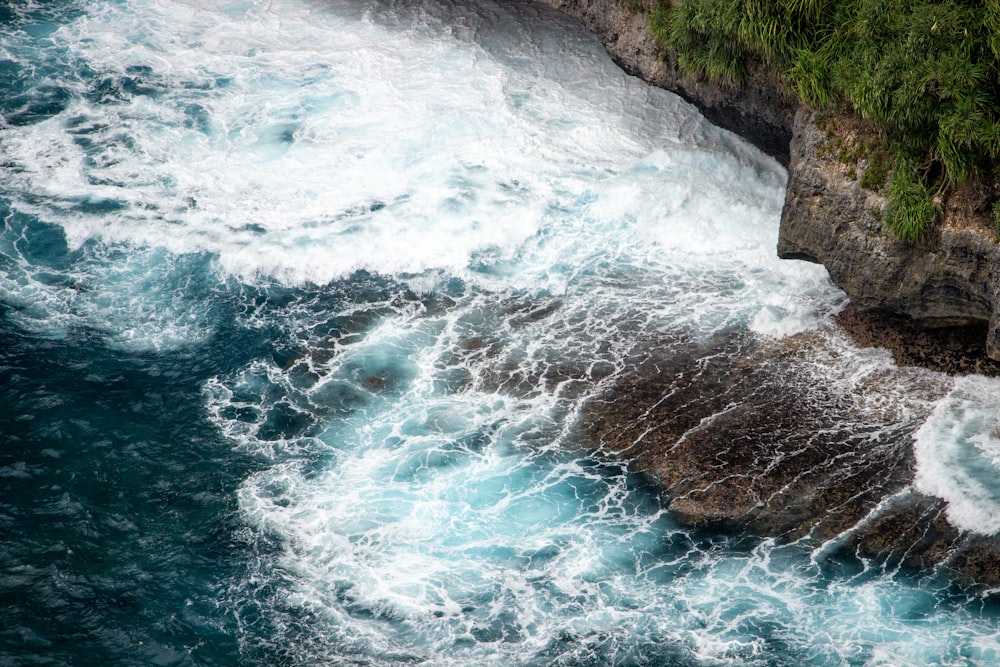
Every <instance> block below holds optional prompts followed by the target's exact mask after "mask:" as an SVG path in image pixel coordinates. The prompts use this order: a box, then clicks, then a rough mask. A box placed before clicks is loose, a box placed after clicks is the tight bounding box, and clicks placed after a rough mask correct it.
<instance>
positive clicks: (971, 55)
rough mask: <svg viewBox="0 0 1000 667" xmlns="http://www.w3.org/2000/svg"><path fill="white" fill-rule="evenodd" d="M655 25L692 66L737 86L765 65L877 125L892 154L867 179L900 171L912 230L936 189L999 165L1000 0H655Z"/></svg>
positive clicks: (897, 201) (895, 196)
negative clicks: (749, 71)
mask: <svg viewBox="0 0 1000 667" xmlns="http://www.w3.org/2000/svg"><path fill="white" fill-rule="evenodd" d="M650 25H651V28H652V31H653V33H654V35H655V36H656V37H657V39H658V40H659V41H660V42H661V43H662V44H663V45H665V46H667V47H669V48H670V49H671V50H673V51H674V52H676V53H677V63H678V66H679V67H680V68H681V69H682V70H683V71H685V72H687V73H689V74H692V75H697V76H705V77H708V78H711V79H714V80H716V81H718V82H720V83H723V84H729V85H735V84H738V83H740V82H742V81H743V80H744V79H745V77H746V71H747V67H748V66H754V65H758V64H759V65H761V66H764V67H766V68H767V69H769V70H770V71H771V72H773V73H774V74H776V75H778V76H779V77H780V79H781V80H782V81H783V82H784V85H785V86H786V87H787V89H788V90H789V92H791V93H794V94H796V95H798V96H799V97H800V98H801V99H802V100H803V101H804V102H805V103H806V104H808V105H809V106H811V107H813V108H816V109H819V110H824V109H828V108H833V107H837V106H843V107H846V108H848V109H850V110H851V111H853V112H854V113H857V114H858V115H860V116H861V117H862V118H864V119H866V120H867V121H869V122H870V123H872V124H873V125H874V126H875V127H876V128H878V129H879V130H880V131H881V132H882V133H883V134H884V136H885V137H886V145H885V146H884V147H883V150H882V151H877V152H884V153H885V154H886V155H889V156H891V159H890V160H889V164H888V165H885V168H883V169H882V171H881V173H879V171H875V172H874V173H872V176H871V177H870V178H867V179H863V181H867V182H868V183H870V184H873V183H875V182H877V181H882V182H884V180H885V170H886V168H887V169H889V170H891V171H892V172H893V174H894V178H893V182H894V183H897V185H895V186H890V187H889V188H888V196H889V198H890V203H891V204H892V205H891V208H892V209H893V210H895V211H896V212H897V213H896V215H897V216H901V217H898V218H895V220H897V222H899V223H900V224H898V225H896V224H890V227H892V228H894V229H899V230H900V231H901V234H903V235H904V238H915V237H914V236H913V232H912V231H907V230H913V229H917V228H918V227H921V225H924V226H928V225H929V223H927V225H925V223H924V222H919V223H917V222H916V221H923V220H925V219H926V217H927V215H929V212H930V211H934V210H935V209H934V207H933V206H930V205H929V202H930V201H931V196H932V195H933V193H936V192H937V193H940V192H947V190H948V189H949V188H950V187H952V186H953V185H955V184H958V183H961V182H963V181H965V180H967V179H969V178H971V177H973V176H976V175H984V174H992V173H994V172H996V171H997V170H998V167H1000V0H979V1H976V0H784V1H781V0H728V1H727V0H673V2H672V3H671V1H670V0H658V3H657V6H656V7H655V9H654V11H653V12H652V14H651V16H650ZM872 166H873V167H874V166H875V165H874V163H873V165H872ZM903 172H908V173H903ZM865 176H866V177H867V176H868V174H867V173H866V174H865ZM878 176H881V178H876V177H878ZM918 185H919V186H920V188H921V190H920V192H922V193H924V194H926V195H927V196H926V197H924V196H923V195H921V197H920V198H919V199H920V201H921V202H922V203H921V204H920V205H919V206H917V205H916V204H915V202H916V201H917V199H918V198H917V197H916V194H915V193H916V192H917V189H915V188H916V186H918ZM903 211H910V212H911V213H912V215H911V214H907V215H903V214H902V212H903ZM888 217H889V218H892V216H891V215H889V216H888ZM914 225H915V226H914ZM922 233H923V232H920V234H922ZM920 234H918V235H917V236H919V235H920Z"/></svg>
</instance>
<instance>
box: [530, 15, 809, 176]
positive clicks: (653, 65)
mask: <svg viewBox="0 0 1000 667" xmlns="http://www.w3.org/2000/svg"><path fill="white" fill-rule="evenodd" d="M538 2H540V3H541V4H544V5H548V6H550V7H553V8H555V9H558V10H559V11H561V12H564V13H566V14H569V15H570V16H573V17H575V18H578V19H580V20H581V21H583V23H584V24H585V25H586V26H587V27H588V28H589V29H590V30H591V31H592V32H593V33H594V34H596V35H597V36H598V38H600V40H601V42H603V43H604V46H605V48H606V49H607V51H608V54H609V55H610V56H611V58H612V59H613V60H614V61H615V62H616V63H617V64H618V66H619V67H621V68H622V69H623V70H625V71H626V72H628V73H629V74H632V75H633V76H637V77H639V78H641V79H643V80H645V81H647V82H648V83H651V84H653V85H655V86H660V87H661V88H666V89H667V90H670V91H673V92H675V93H677V94H678V95H680V96H681V97H683V98H684V99H686V100H687V101H688V102H691V103H692V104H694V105H695V106H696V107H698V108H699V109H700V110H701V112H702V114H704V116H705V117H706V118H707V119H708V120H710V121H711V122H713V123H715V124H716V125H718V126H719V127H724V128H726V129H727V130H731V131H732V132H735V133H736V134H739V135H740V136H742V137H743V138H745V139H746V140H747V141H749V142H750V143H752V144H754V145H755V146H757V147H758V148H760V149H761V150H762V151H764V152H765V153H767V154H768V155H772V156H774V157H775V158H776V159H777V160H778V161H779V162H781V163H782V164H783V165H785V166H788V146H789V142H790V140H791V137H792V119H793V117H794V115H795V109H796V108H797V106H798V105H797V103H796V102H795V101H794V100H792V99H790V98H789V97H787V96H786V95H783V94H782V93H781V92H780V90H779V88H778V87H777V86H776V85H775V84H774V82H773V81H771V80H769V79H768V78H767V76H766V74H765V73H764V72H762V71H756V72H751V74H750V82H749V85H747V86H745V87H743V88H740V89H733V88H728V87H725V86H720V85H718V84H715V83H712V82H710V81H704V80H698V81H696V80H692V79H690V78H687V77H685V76H684V75H683V74H681V72H680V71H679V70H678V69H677V67H676V65H675V64H674V61H673V59H672V58H671V56H670V54H664V53H663V52H662V51H661V50H660V49H659V48H658V47H657V45H656V42H655V40H654V39H653V36H652V35H651V34H650V32H649V29H648V27H647V26H648V15H647V14H646V13H645V12H643V11H633V10H632V9H630V8H629V4H630V3H629V2H627V0H538Z"/></svg>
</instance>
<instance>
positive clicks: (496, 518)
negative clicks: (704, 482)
mask: <svg viewBox="0 0 1000 667" xmlns="http://www.w3.org/2000/svg"><path fill="white" fill-rule="evenodd" d="M0 24H2V28H0V90H2V91H3V94H2V95H0V119H2V120H0V216H2V218H3V226H2V228H0V267H2V274H0V378H2V382H0V389H2V392H3V395H2V399H0V406H2V407H0V427H2V429H0V438H2V447H0V664H3V665H70V664H72V665H151V664H156V665H234V664H245V665H402V664H421V665H423V664H426V665H505V666H506V665H611V664H614V665H713V666H714V665H761V666H763V665H970V664H975V665H991V664H997V663H1000V618H998V607H997V604H996V599H995V596H994V594H993V593H992V592H991V591H988V590H982V589H979V588H975V587H973V588H963V587H961V586H957V585H956V584H955V582H954V580H953V579H952V578H950V577H949V576H948V573H947V572H946V571H941V570H935V571H933V572H916V573H914V572H904V571H901V570H898V569H893V568H890V567H886V566H885V565H884V564H879V563H877V562H869V561H867V560H865V559H845V558H844V557H843V555H842V554H840V555H838V554H837V553H836V552H837V549H836V548H835V547H836V545H835V544H833V543H820V542H818V541H816V540H812V539H811V538H809V537H806V538H803V539H800V540H797V541H794V542H787V541H777V540H769V539H761V538H755V537H753V536H751V535H746V534H738V535H737V534H733V533H719V532H712V531H708V530H692V529H690V528H685V527H684V526H682V525H681V524H680V523H679V522H678V521H677V519H676V518H675V516H674V515H673V514H672V513H671V511H670V507H669V505H670V500H671V499H670V498H669V497H666V496H665V495H664V494H663V493H662V492H661V491H660V490H658V489H657V488H656V487H655V485H653V484H652V483H651V482H650V480H648V479H646V478H645V477H642V476H640V475H637V474H635V473H634V472H631V471H630V468H629V466H628V460H627V458H621V457H614V456H611V455H609V454H607V453H605V452H603V451H601V450H600V449H597V450H595V449H594V443H591V442H588V441H587V438H586V437H585V434H583V433H581V429H580V424H581V415H582V414H583V412H584V411H585V409H586V406H587V405H588V401H592V400H594V399H599V398H600V397H601V396H603V395H605V393H606V392H607V391H608V390H610V389H611V388H613V387H614V386H615V384H616V382H617V380H618V379H619V378H621V377H623V376H624V375H626V374H628V373H629V372H630V371H631V370H634V368H635V364H636V359H637V358H641V357H642V355H643V350H644V349H645V348H646V347H649V346H652V347H655V348H656V349H657V350H660V351H661V353H662V350H668V351H673V352H676V353H677V354H681V353H683V352H684V351H685V350H687V349H695V348H698V346H699V345H701V344H702V343H704V342H706V341H711V340H712V339H713V338H715V337H718V336H725V335H732V334H734V332H735V333H737V334H739V335H743V336H749V337H753V338H754V339H756V340H760V341H768V342H769V343H771V344H775V345H780V344H781V343H782V341H791V340H793V339H796V337H802V336H803V335H805V336H806V337H808V338H809V339H810V340H811V341H812V343H811V345H813V347H814V348H815V352H814V353H812V354H813V356H812V357H811V358H812V359H813V364H812V366H813V368H812V369H811V371H810V373H811V375H810V377H811V378H814V381H815V382H817V383H821V384H823V385H824V386H826V387H830V388H832V389H831V390H832V391H840V392H843V394H844V395H845V396H848V395H849V396H853V397H854V398H853V399H852V400H856V401H857V402H858V404H859V405H861V404H864V406H868V407H866V408H865V410H868V411H867V412H864V414H865V415H868V414H876V413H878V414H881V415H882V417H881V418H882V419H884V420H885V421H886V424H890V423H891V426H892V428H895V429H902V430H903V431H904V432H905V433H907V434H912V436H911V437H912V440H913V447H914V454H915V457H916V461H917V475H916V478H915V480H914V482H913V485H912V487H911V488H910V489H907V490H904V491H903V493H908V492H911V491H917V492H921V493H927V494H930V495H934V496H938V497H940V498H943V499H944V500H945V501H947V513H948V517H949V519H950V520H951V521H952V522H953V523H954V524H955V525H956V526H958V527H960V528H961V529H963V530H966V531H969V532H970V533H973V534H974V533H981V534H993V533H995V532H996V531H997V530H998V529H1000V519H998V517H1000V483H998V482H997V481H996V480H997V479H998V475H997V474H996V473H997V470H998V467H1000V437H998V420H1000V410H998V407H1000V384H998V383H997V381H995V380H989V379H985V378H979V377H965V378H951V377H947V376H944V375H939V374H934V373H930V372H929V371H922V370H917V369H899V368H896V367H895V365H894V364H893V363H892V361H891V358H890V357H889V355H888V354H887V353H886V352H885V351H881V350H858V349H856V348H854V347H853V345H852V344H851V343H850V342H849V341H847V340H846V339H845V338H844V337H843V335H842V334H840V333H839V332H838V330H837V329H836V328H835V327H834V326H833V324H832V322H831V319H830V317H831V315H832V314H833V313H835V312H837V310H838V309H839V308H841V307H843V304H844V296H843V295H842V293H840V292H839V291H838V290H837V289H836V288H834V287H833V286H832V285H831V284H830V283H829V281H828V279H827V276H826V274H825V272H824V271H823V269H822V268H821V267H817V266H813V265H808V264H803V263H798V262H782V261H779V260H777V259H776V257H775V251H774V247H775V241H776V236H777V221H778V216H779V213H780V208H781V203H782V198H783V187H784V183H785V173H784V171H783V170H782V168H781V167H780V166H779V165H778V164H777V163H775V162H774V161H773V160H771V159H770V158H768V157H766V156H764V155H762V154H760V153H759V152H757V151H756V150H755V149H753V148H751V147H749V146H747V145H746V144H745V143H743V142H742V141H741V140H739V139H738V138H737V137H735V136H733V135H731V134H729V133H726V132H724V131H721V130H719V129H716V128H714V127H713V126H711V125H709V124H708V123H707V122H705V121H704V120H703V119H702V118H701V117H700V116H699V115H698V113H697V112H696V111H695V110H694V109H692V108H691V107H690V106H688V105H687V104H685V103H684V102H682V101H681V100H679V99H678V98H676V97H674V96H672V95H670V94H668V93H666V92H664V91H661V90H656V89H652V88H649V87H647V86H646V85H644V84H643V83H641V82H639V81H638V80H635V79H632V78H630V77H627V76H626V75H624V74H623V73H621V72H620V71H619V70H618V69H617V68H616V67H615V66H614V65H613V63H611V61H610V60H609V59H608V58H607V56H606V55H605V54H604V52H603V50H602V48H601V46H600V45H599V44H598V43H597V42H596V41H595V40H594V38H593V37H592V36H590V35H589V34H587V33H586V32H584V31H583V30H582V29H581V28H580V27H579V26H577V25H576V24H574V23H573V22H571V21H569V20H568V19H565V18H564V17H562V16H560V15H558V14H555V13H552V12H550V11H548V10H546V9H544V8H541V7H537V6H535V5H533V4H531V3H527V2H520V1H518V2H491V1H489V0H473V1H469V2H459V1H458V0H412V1H393V0H350V1H348V0H328V1H319V0H270V1H267V2H265V1H263V0H262V1H258V2H254V1H251V0H248V1H232V2H229V1H225V0H219V1H212V0H209V1H207V2H189V1H186V0H123V1H118V2H113V1H110V0H108V1H99V0H77V1H71V2H63V3H45V2H34V1H29V0H24V1H21V0H12V1H9V2H4V3H3V4H2V5H0ZM789 344H791V343H789ZM735 361H736V360H734V362H735ZM859 387H860V388H859ZM777 400H778V399H777V398H776V401H777ZM873 406H874V407H873ZM774 409H775V410H780V409H781V406H780V404H776V405H775V406H774ZM887 428H888V426H887ZM834 542H835V541H834Z"/></svg>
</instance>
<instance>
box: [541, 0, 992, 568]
mask: <svg viewBox="0 0 1000 667" xmlns="http://www.w3.org/2000/svg"><path fill="white" fill-rule="evenodd" d="M538 1H539V2H542V3H543V4H547V5H549V6H551V7H554V8H556V9H559V10H562V11H563V12H565V13H567V14H570V15H571V16H575V17H577V18H579V19H581V20H582V21H583V22H584V23H585V24H586V25H587V26H588V27H589V28H590V29H591V30H592V31H593V32H594V33H596V34H597V35H598V36H599V37H600V39H601V40H602V41H603V42H604V44H605V46H606V48H607V50H608V52H609V53H610V54H611V56H612V58H613V59H614V60H615V61H616V62H617V63H618V64H619V65H620V66H621V67H622V68H623V69H625V70H626V71H627V72H629V73H631V74H634V75H637V76H640V77H642V78H643V79H645V80H646V81H648V82H650V83H653V84H655V85H659V86H662V87H664V88H667V89H669V90H673V91H675V92H677V93H679V94H680V95H682V96H683V97H685V98H686V99H688V100H689V101H691V102H692V103H694V104H695V105H696V106H698V107H699V108H700V109H701V110H702V112H703V113H704V115H705V116H706V117H707V118H708V119H709V120H711V121H713V122H715V123H716V124H717V125H720V126H722V127H725V128H727V129H729V130H732V131H734V132H736V133H738V134H740V135H741V136H743V137H744V138H746V139H747V140H749V141H750V142H752V143H754V144H755V145H757V146H758V147H759V148H761V149H763V150H764V151H766V152H768V153H769V154H771V155H773V156H775V157H777V158H778V159H779V160H782V161H783V162H784V163H785V164H786V166H787V167H788V189H787V193H786V200H785V206H784V210H783V213H782V217H781V226H780V232H779V241H778V253H779V255H780V256H781V257H783V258H787V259H800V260H806V261H810V262H818V263H822V264H824V265H825V266H826V268H827V269H828V271H829V273H830V277H831V279H832V280H833V282H834V283H836V284H837V285H838V286H839V287H841V288H842V289H843V290H844V291H845V292H846V293H847V295H848V296H849V297H850V301H851V304H850V306H849V307H848V308H847V309H845V310H844V311H843V312H842V313H841V314H840V316H839V317H838V322H839V323H840V325H841V326H842V327H843V328H844V329H845V330H846V331H848V332H849V333H850V334H851V335H852V336H853V337H854V338H855V340H856V341H857V342H858V344H859V345H860V346H864V347H869V346H873V345H877V346H880V347H888V348H889V349H890V350H891V351H892V352H893V354H894V355H895V356H896V359H897V361H898V362H899V364H900V365H901V366H904V365H920V366H925V367H929V368H933V369H935V370H940V371H946V372H979V373H988V374H990V375H1000V364H998V363H997V361H996V360H1000V315H998V314H997V310H998V309H1000V270H998V269H997V268H996V267H998V266H1000V254H998V253H1000V250H998V247H997V244H996V242H995V238H994V232H993V231H992V230H991V229H990V228H989V225H988V224H984V222H983V220H984V218H985V217H987V216H986V215H985V211H986V209H988V207H989V203H990V202H992V201H994V200H995V199H996V197H997V195H998V194H1000V193H998V192H995V191H993V188H991V187H982V186H981V187H979V190H978V191H975V190H976V188H975V187H973V188H972V189H971V191H969V192H965V193H963V194H962V196H958V197H952V198H950V199H951V200H950V201H942V202H939V203H940V204H941V206H942V207H943V210H944V216H943V217H944V224H942V225H941V226H940V227H939V228H938V229H937V230H936V231H935V232H934V233H933V235H932V236H931V237H930V238H927V239H925V240H924V241H923V242H922V243H921V244H919V245H912V244H906V243H903V242H902V241H899V240H898V239H896V238H895V237H894V236H892V235H891V234H890V233H888V232H887V231H886V230H885V229H884V228H883V222H882V211H883V209H884V207H885V205H886V201H885V199H884V197H882V196H881V195H880V194H878V193H877V192H873V191H871V190H867V189H865V188H862V187H861V185H860V182H859V181H860V180H861V178H862V176H863V174H864V172H865V169H866V167H868V164H867V161H866V158H865V155H864V153H865V151H860V152H859V151H847V153H848V154H849V155H850V157H848V158H845V157H844V155H845V152H844V151H843V150H841V146H842V143H841V142H843V141H845V139H846V141H847V143H848V144H850V143H851V142H852V141H853V140H854V139H856V138H857V137H856V136H855V137H852V136H851V135H852V134H856V133H857V131H858V128H857V127H852V126H851V123H852V122H853V121H851V119H849V118H848V119H846V121H847V122H846V123H845V125H846V127H841V128H839V129H838V130H836V131H833V130H831V127H830V124H829V122H828V120H824V119H820V118H818V117H817V116H816V115H815V114H814V113H812V112H811V111H809V110H807V109H804V108H801V107H800V106H799V105H798V104H797V103H796V102H794V101H792V100H789V99H788V98H787V97H786V96H785V95H783V94H782V93H781V92H780V88H779V87H778V86H777V85H775V83H774V82H773V81H770V80H769V79H768V78H767V76H766V74H765V73H763V72H760V71H757V72H755V73H753V74H752V75H751V80H750V81H749V83H748V85H747V86H745V87H743V88H741V89H739V90H732V89H727V88H724V87H720V86H717V85H714V84H711V83H708V82H705V81H693V80H691V79H689V78H686V77H684V76H683V75H681V74H680V72H679V71H678V69H677V67H676V66H675V64H674V62H673V60H672V59H671V58H670V56H669V54H663V53H661V52H660V51H658V49H657V46H656V44H655V42H654V40H653V38H652V36H651V35H650V34H649V32H648V30H647V27H646V26H647V15H646V14H645V13H643V11H641V10H642V8H643V7H644V6H646V5H648V3H649V0H538ZM646 9H648V6H647V7H646ZM637 10H639V11H637ZM821 120H822V121H823V122H819V121H821ZM861 133H862V134H863V133H864V129H863V128H862V129H861ZM859 145H863V143H862V142H857V143H855V146H859ZM928 328H931V329H933V330H928ZM820 338H821V337H820ZM820 338H815V339H813V338H810V335H809V334H802V335H799V336H796V337H790V338H788V339H786V340H783V341H771V342H765V341H759V340H756V339H755V338H754V337H752V336H747V335H744V334H740V333H733V334H731V335H727V336H721V337H717V338H715V339H713V340H711V341H708V342H707V343H705V344H704V346H703V348H702V347H699V345H697V344H693V342H692V341H680V342H678V341H669V340H667V341H659V342H658V343H654V344H650V343H649V341H647V342H646V343H645V344H644V345H643V346H642V347H643V349H644V351H643V352H642V353H641V355H640V356H639V357H638V358H637V359H636V363H635V365H634V368H633V370H632V371H630V372H629V373H627V374H625V375H624V376H623V377H622V378H620V379H619V381H618V382H617V383H616V385H615V386H614V387H611V388H609V390H608V391H607V392H605V393H604V394H603V395H602V396H601V397H600V398H599V399H597V400H594V401H591V402H590V403H589V404H588V405H587V406H586V408H585V411H584V414H583V419H582V424H581V428H582V429H583V430H584V431H585V433H586V435H585V437H586V438H588V439H589V440H590V441H591V442H592V444H593V446H594V447H595V448H596V449H599V450H601V451H602V452H605V453H607V454H612V455H615V456H621V457H625V458H628V459H629V460H630V462H631V464H632V466H633V468H634V469H636V470H638V471H641V472H643V473H646V474H648V475H650V476H651V477H653V478H654V479H655V480H656V481H657V482H658V483H659V484H660V485H661V487H662V488H663V489H664V490H665V491H666V493H667V494H668V495H669V497H670V499H671V500H670V507H671V510H672V511H673V514H674V516H675V517H676V518H677V519H678V520H680V521H682V522H684V523H687V524H689V525H693V526H705V527H716V528H723V529H728V530H750V531H751V532H754V533H757V534H764V535H772V536H780V537H783V538H784V539H796V538H800V537H803V536H805V535H809V536H810V537H812V538H815V539H818V540H821V541H825V540H829V542H827V543H826V544H827V545H832V546H830V548H831V549H832V550H833V551H835V552H837V553H838V554H839V555H840V556H841V557H843V558H845V559H846V558H855V557H856V558H862V559H874V560H875V561H880V562H882V563H883V566H884V567H888V568H896V567H900V568H913V569H917V570H926V569H928V568H934V567H943V568H945V569H946V570H947V571H949V572H954V573H958V575H959V578H960V579H963V580H965V581H968V582H975V583H977V584H978V585H981V586H997V585H1000V567H997V565H996V563H997V554H998V553H1000V538H992V537H982V536H977V535H973V534H969V533H965V532H962V531H959V530H957V529H956V528H954V527H953V526H951V525H950V524H949V523H948V521H947V519H946V517H945V503H944V501H943V500H940V499H938V498H932V497H929V496H924V495H922V494H919V493H917V492H915V491H914V490H913V488H912V480H913V476H914V466H915V461H914V454H913V447H912V437H913V433H914V431H915V429H916V428H917V426H918V425H919V423H920V422H921V421H922V417H919V416H915V415H916V413H917V412H919V409H918V408H917V407H916V406H917V405H919V404H921V401H922V402H923V403H922V404H924V405H926V404H928V403H931V402H933V401H934V400H936V398H938V397H940V395H941V394H942V393H943V392H945V391H947V388H948V384H947V382H945V381H943V380H942V379H941V378H943V377H944V376H937V379H936V380H933V381H926V382H925V381H924V380H920V381H917V382H915V383H914V384H913V385H912V386H909V387H907V388H906V390H905V391H904V392H903V393H902V394H901V395H900V396H899V397H898V399H899V401H898V403H899V404H900V405H902V404H904V403H906V402H907V400H909V398H910V396H911V394H916V395H917V397H916V399H917V404H915V406H914V407H913V409H909V408H906V409H899V410H898V411H896V412H894V411H893V410H896V408H898V407H899V406H898V405H896V403H895V402H893V401H887V402H884V403H877V404H868V403H866V402H865V401H864V400H863V396H864V393H865V392H864V390H863V388H862V390H860V391H853V392H847V393H844V392H840V391H837V390H835V389H834V388H832V387H831V386H828V384H827V383H825V382H822V381H820V382H817V381H815V379H811V378H810V371H809V369H810V366H811V365H812V364H813V363H814V362H815V359H816V358H817V355H819V356H822V355H823V354H832V352H830V350H825V349H824V347H823V343H822V341H821V340H820ZM984 338H985V339H986V340H985V344H981V343H977V342H976V341H983V339H984ZM977 350H978V351H977ZM982 350H985V351H986V353H987V354H988V356H989V357H990V359H987V358H985V355H983V354H982ZM991 359H992V360H991ZM835 365H836V360H834V359H831V366H835ZM879 377H880V374H878V373H875V374H873V375H872V376H871V378H870V379H869V381H872V382H879V381H880V380H879ZM916 377H922V376H919V374H918V375H917V376H916ZM898 379H899V378H890V381H891V382H896V381H897V380H898ZM924 394H926V395H924ZM779 404H780V405H781V406H782V410H781V411H779V412H778V413H776V411H775V410H774V406H775V405H779ZM906 415H909V417H906ZM824 548H826V547H824Z"/></svg>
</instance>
